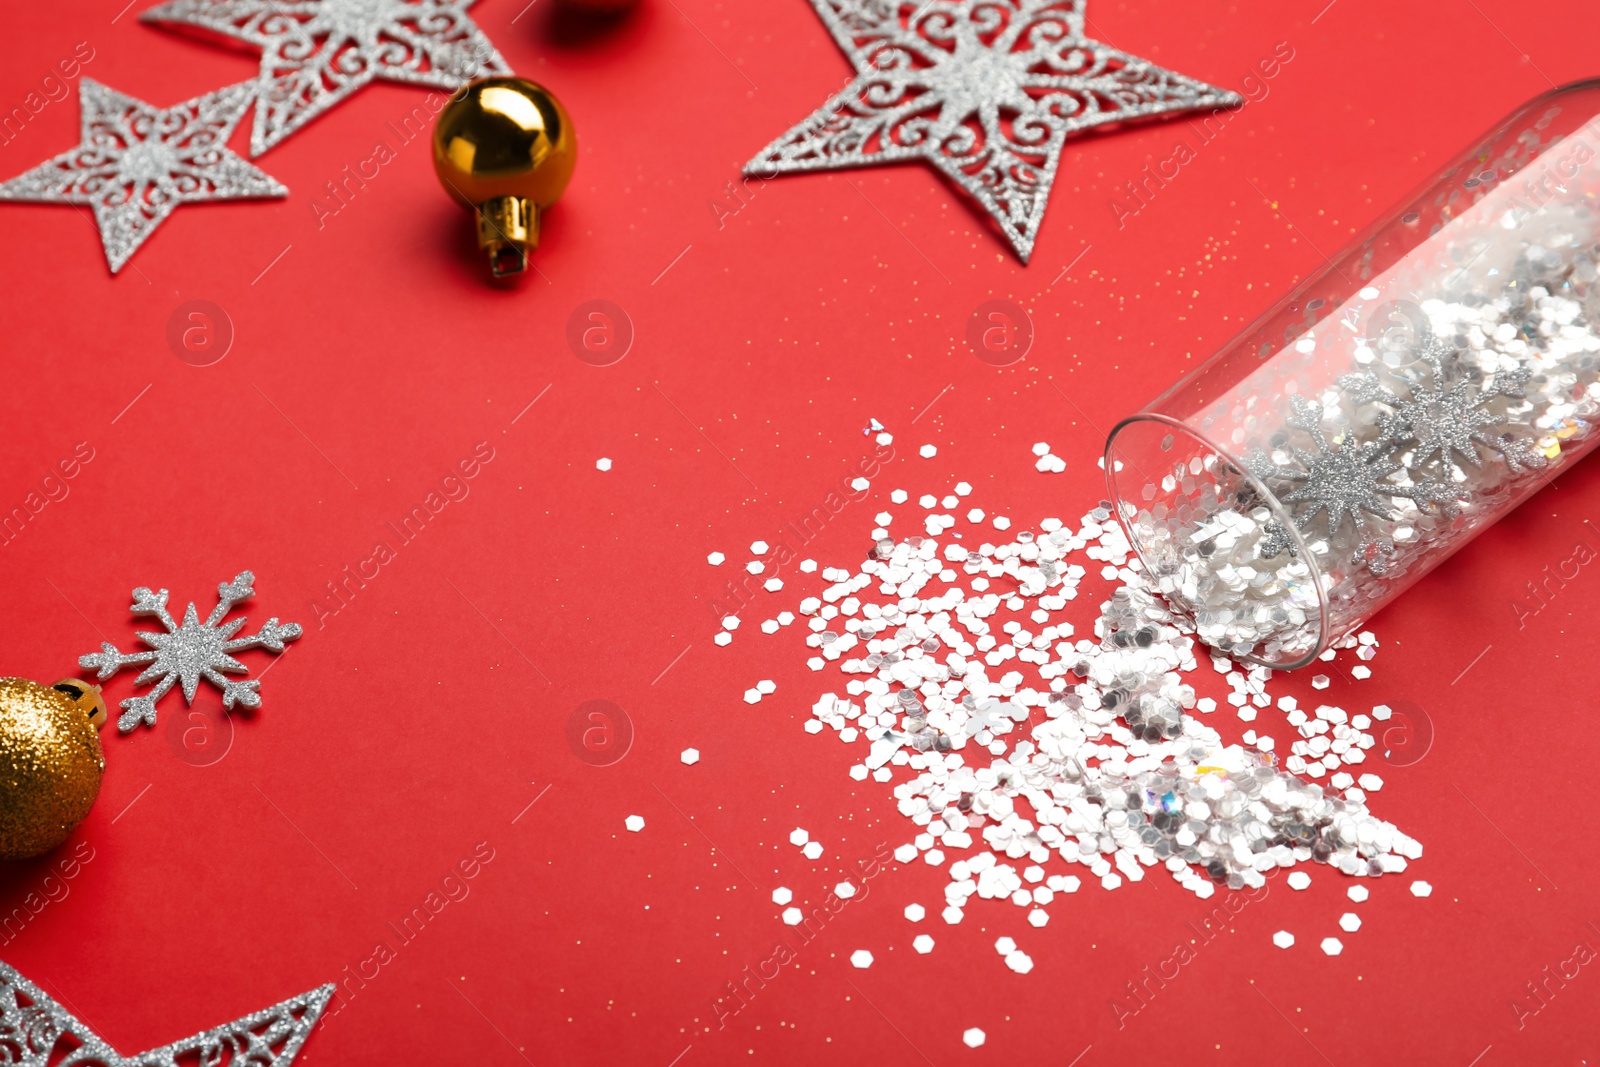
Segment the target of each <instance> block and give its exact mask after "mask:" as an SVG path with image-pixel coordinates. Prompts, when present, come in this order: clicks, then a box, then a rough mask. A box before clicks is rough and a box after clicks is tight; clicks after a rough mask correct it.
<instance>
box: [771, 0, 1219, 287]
mask: <svg viewBox="0 0 1600 1067" xmlns="http://www.w3.org/2000/svg"><path fill="white" fill-rule="evenodd" d="M811 2H812V4H813V5H814V6H815V7H816V9H817V14H818V15H820V16H821V17H822V21H823V22H824V23H825V24H826V25H827V27H828V29H829V31H830V32H831V33H832V34H833V36H834V40H836V41H838V43H839V47H840V48H842V49H844V51H845V52H846V54H847V55H849V57H850V61H851V63H853V64H854V65H855V68H856V72H857V73H856V77H855V79H854V80H853V81H852V82H851V83H850V84H849V85H848V86H846V87H845V88H844V90H842V91H841V92H839V93H838V94H836V95H835V96H834V97H833V98H832V99H831V100H829V101H828V102H827V103H826V104H823V105H822V107H820V108H818V109H817V110H816V111H815V112H813V113H812V114H811V116H810V117H809V118H807V119H805V120H804V121H803V122H801V123H799V124H798V125H796V126H795V127H794V128H793V129H791V130H790V131H789V132H788V133H785V134H784V135H783V136H782V137H779V138H778V139H777V140H776V141H773V142H772V144H770V145H768V146H767V147H766V148H765V149H764V150H763V151H762V152H761V154H760V155H758V156H756V157H755V158H754V159H752V160H751V161H750V162H749V163H748V164H746V166H745V168H744V171H745V173H746V174H747V175H750V176H752V177H766V176H771V175H776V174H783V173H788V172H793V171H810V170H825V169H833V168H839V167H862V166H869V165H872V164H877V163H898V162H903V161H906V160H913V159H921V160H926V161H927V162H929V163H931V164H933V166H935V167H937V168H938V169H939V170H941V171H943V172H944V174H945V175H946V176H947V177H949V179H950V180H951V181H953V182H955V183H956V185H958V186H959V187H960V188H961V189H962V191H963V192H965V193H966V194H967V195H968V196H970V197H972V198H973V199H974V200H976V201H977V202H978V203H979V204H981V205H982V206H983V208H984V210H985V211H987V212H988V213H989V215H990V216H991V217H992V218H993V219H994V222H995V224H996V225H997V226H999V228H1000V230H1001V232H1002V233H1004V234H1005V236H1006V238H1007V239H1008V240H1009V241H1010V242H1011V245H1012V247H1013V248H1015V249H1016V252H1017V256H1018V257H1019V258H1020V259H1021V260H1022V261H1023V262H1024V263H1026V262H1027V261H1028V257H1029V256H1030V255H1031V254H1032V252H1033V243H1034V238H1035V236H1036V235H1037V234H1038V230H1039V222H1040V220H1041V219H1042V218H1043V216H1044V209H1045V204H1046V202H1047V201H1048V200H1049V197H1050V186H1051V184H1052V183H1053V182H1054V181H1055V176H1056V167H1057V164H1058V163H1059V162H1060V158H1061V146H1062V142H1063V141H1065V140H1066V138H1067V137H1068V136H1070V135H1071V134H1074V133H1077V132H1079V131H1081V130H1086V129H1090V128H1093V127H1096V126H1106V125H1110V124H1113V123H1127V122H1133V121H1136V120H1141V119H1150V118H1155V117H1158V116H1163V115H1176V114H1180V113H1182V112H1186V111H1199V110H1206V109H1213V108H1224V107H1237V106H1239V105H1240V104H1241V103H1242V102H1243V101H1242V100H1241V99H1240V97H1239V96H1238V95H1237V94H1235V93H1230V92H1227V91H1225V90H1222V89H1218V88H1216V87H1214V86H1211V85H1207V84H1205V83H1203V82H1199V81H1195V80H1194V79H1192V78H1187V77H1184V76H1183V75H1182V74H1176V73H1174V72H1172V71H1170V70H1166V69H1163V68H1162V67H1158V66H1156V65H1155V64H1154V63H1150V62H1147V61H1146V60H1143V59H1140V58H1138V57H1137V56H1131V55H1129V54H1127V53H1126V52H1119V51H1118V50H1117V49H1115V48H1111V47H1109V46H1108V45H1105V44H1102V43H1101V42H1099V41H1095V40H1091V39H1090V38H1088V37H1086V36H1084V12H1083V8H1084V4H1083V0H919V2H916V3H913V2H909V0H811Z"/></svg>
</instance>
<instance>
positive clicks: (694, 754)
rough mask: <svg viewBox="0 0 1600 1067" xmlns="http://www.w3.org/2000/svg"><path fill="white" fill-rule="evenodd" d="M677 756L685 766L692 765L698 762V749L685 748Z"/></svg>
mask: <svg viewBox="0 0 1600 1067" xmlns="http://www.w3.org/2000/svg"><path fill="white" fill-rule="evenodd" d="M678 758H679V759H680V760H682V761H683V762H684V763H685V764H686V765H687V766H690V767H692V766H694V765H695V764H696V763H699V762H700V750H699V749H698V748H686V749H684V750H683V751H682V752H681V753H680V754H679V755H678Z"/></svg>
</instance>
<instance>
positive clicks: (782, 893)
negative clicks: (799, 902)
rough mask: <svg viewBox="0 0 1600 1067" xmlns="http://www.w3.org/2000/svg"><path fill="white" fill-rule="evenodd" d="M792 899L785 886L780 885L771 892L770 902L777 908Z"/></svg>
mask: <svg viewBox="0 0 1600 1067" xmlns="http://www.w3.org/2000/svg"><path fill="white" fill-rule="evenodd" d="M793 899H794V894H793V893H791V892H790V891H789V889H788V887H787V886H781V885H780V886H779V887H778V888H776V889H774V890H773V891H772V902H773V903H774V904H776V905H778V906H779V907H782V906H783V905H785V904H787V903H789V901H791V900H793Z"/></svg>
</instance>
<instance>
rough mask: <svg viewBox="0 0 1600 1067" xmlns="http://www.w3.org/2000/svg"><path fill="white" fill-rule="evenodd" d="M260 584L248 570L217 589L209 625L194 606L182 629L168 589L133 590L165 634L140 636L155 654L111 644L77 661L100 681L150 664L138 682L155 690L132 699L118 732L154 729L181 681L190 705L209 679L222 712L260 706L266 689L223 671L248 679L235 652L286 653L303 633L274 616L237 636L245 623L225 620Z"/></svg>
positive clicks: (140, 608) (136, 606)
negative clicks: (159, 706)
mask: <svg viewBox="0 0 1600 1067" xmlns="http://www.w3.org/2000/svg"><path fill="white" fill-rule="evenodd" d="M255 580H256V577H255V575H254V574H251V573H250V572H249V571H244V572H242V573H240V574H239V576H238V577H236V578H234V580H233V581H231V582H223V583H222V584H221V585H219V586H217V606H216V607H215V608H213V609H211V614H210V615H209V616H207V617H206V621H205V622H201V621H200V614H199V612H197V611H195V607H194V603H193V602H192V601H191V602H190V604H189V608H188V610H187V611H185V612H184V613H183V624H182V625H179V624H178V623H175V622H173V621H172V616H171V615H169V614H168V613H167V591H166V590H165V589H158V590H156V591H155V592H151V591H150V590H149V589H146V588H145V587H144V586H140V587H139V588H138V589H135V590H134V591H133V608H132V610H133V613H134V614H135V615H154V616H156V617H157V618H158V619H160V620H161V625H162V626H163V627H164V628H165V630H166V632H165V633H140V634H138V635H137V636H138V638H139V640H141V641H143V642H144V643H145V644H147V645H149V646H150V648H151V649H153V650H154V651H151V652H131V653H127V654H124V653H122V652H119V651H118V650H117V647H116V646H115V645H113V644H111V643H110V642H109V641H108V642H106V643H104V644H102V645H101V646H100V651H99V652H91V653H89V654H88V655H86V656H84V657H82V658H81V659H79V660H78V665H79V666H81V667H84V668H98V670H99V673H98V674H97V675H96V677H97V678H100V679H102V680H104V679H106V678H109V677H111V676H112V675H113V674H116V673H117V672H118V671H120V670H121V669H122V668H124V667H131V666H134V665H137V664H142V663H148V664H149V666H148V667H146V668H145V669H144V671H143V673H141V674H140V675H139V677H138V678H137V679H135V681H136V682H137V683H138V684H141V685H142V684H144V683H145V682H152V681H154V682H156V687H155V688H154V689H152V690H150V692H148V693H146V694H145V695H144V696H139V697H130V698H128V699H127V700H124V701H123V702H122V708H123V712H122V716H121V717H120V718H118V719H117V729H119V730H121V731H122V732H123V733H127V732H128V731H130V730H132V729H133V728H134V727H135V726H137V725H139V724H140V723H141V722H142V723H144V724H145V725H146V726H154V725H155V724H156V701H158V700H160V699H161V698H162V697H164V696H166V695H167V693H168V691H169V690H171V689H172V687H173V686H174V685H176V684H178V683H179V682H182V683H183V698H184V700H185V701H187V702H189V703H191V704H192V703H194V694H195V690H197V689H199V687H200V681H201V679H205V680H206V681H208V682H210V683H211V684H212V685H215V686H216V687H217V688H218V689H220V690H222V705H223V707H226V708H231V707H233V706H234V705H235V704H242V705H244V706H245V707H247V708H257V707H260V706H261V695H260V694H259V693H258V692H257V690H258V689H260V687H261V683H260V682H259V681H257V680H255V679H251V680H250V681H248V682H235V681H233V680H231V679H229V678H225V677H223V673H224V672H226V673H229V674H244V673H246V671H247V670H248V668H246V667H245V665H244V664H243V663H240V662H239V661H238V660H236V659H234V658H233V656H232V653H234V652H240V651H243V650H244V649H247V648H265V649H268V650H270V651H272V652H282V651H283V646H284V643H285V642H286V641H293V640H294V639H295V638H297V637H299V636H300V633H301V630H300V624H299V623H297V622H290V623H283V624H280V623H279V622H278V620H277V618H276V617H274V618H271V619H268V620H267V621H266V622H265V623H264V624H262V627H261V629H260V631H259V632H257V633H255V634H252V635H251V636H249V637H234V636H233V635H234V634H236V633H238V632H239V628H240V627H242V626H243V625H244V624H245V621H246V620H245V619H244V618H243V617H242V616H241V617H240V618H237V619H234V620H233V621H232V622H223V621H222V620H223V618H224V617H225V616H226V615H227V614H228V612H229V611H232V610H233V606H234V605H235V604H237V603H240V602H241V601H245V600H249V599H250V598H251V597H253V596H255V595H256V591H255V588H254V586H255ZM157 679H159V681H157Z"/></svg>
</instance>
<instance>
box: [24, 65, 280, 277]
mask: <svg viewBox="0 0 1600 1067" xmlns="http://www.w3.org/2000/svg"><path fill="white" fill-rule="evenodd" d="M254 96H255V86H254V84H252V83H249V82H246V83H243V84H240V85H230V86H228V87H227V88H225V89H218V90H217V91H216V92H214V93H207V94H206V95H205V96H197V97H195V98H194V99H193V100H185V101H184V102H183V103H181V104H177V105H175V106H173V107H169V108H157V107H151V106H150V105H149V104H146V103H145V102H144V101H142V100H135V99H134V98H133V97H131V96H126V95H124V94H122V93H119V92H117V91H116V90H114V89H108V88H106V87H105V86H104V85H101V84H100V83H99V82H97V81H94V80H93V79H91V78H84V79H82V81H81V82H80V83H79V86H78V104H79V107H81V108H82V111H83V135H82V136H83V140H82V142H81V143H79V145H78V147H76V148H74V149H72V150H71V151H68V152H63V153H62V154H61V155H59V156H57V157H56V158H54V159H52V160H50V162H48V163H42V164H40V165H39V166H37V167H35V168H33V169H32V170H30V171H28V172H27V173H26V174H22V175H19V176H17V177H15V178H12V179H11V180H10V181H8V182H4V183H0V200H21V201H31V202H34V203H42V204H87V205H89V206H90V207H91V208H92V209H93V210H94V218H95V222H96V223H98V224H99V227H100V241H101V243H102V244H104V245H105V250H106V259H107V261H108V262H109V263H110V264H111V273H113V274H115V273H116V272H117V271H119V270H121V269H122V265H123V264H124V263H126V262H127V261H128V257H129V256H131V255H133V253H134V250H135V249H137V248H138V247H139V246H140V245H142V244H143V243H144V242H145V238H147V237H149V236H150V234H151V233H153V232H155V228H156V227H157V226H158V225H160V224H161V221H162V220H163V219H165V218H166V217H167V216H168V215H170V214H171V213H172V209H173V208H175V207H177V206H178V205H179V204H197V203H203V202H206V201H210V200H243V199H251V198H255V197H271V196H287V195H288V193H289V190H288V189H286V188H284V187H283V186H282V185H279V184H278V183H277V182H276V181H275V180H273V179H272V178H271V177H270V176H269V175H267V174H264V173H262V172H261V171H260V170H258V169H257V168H256V167H254V166H252V165H251V164H249V163H247V162H245V161H244V160H243V159H241V158H239V156H237V155H235V154H234V153H233V152H232V151H230V150H229V149H228V147H227V143H228V138H229V137H231V136H232V135H233V128H234V126H236V125H238V122H239V119H240V117H241V116H242V115H243V114H244V111H245V108H247V107H249V106H250V101H251V100H252V99H253V98H254Z"/></svg>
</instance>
